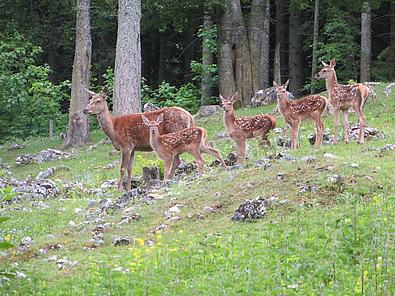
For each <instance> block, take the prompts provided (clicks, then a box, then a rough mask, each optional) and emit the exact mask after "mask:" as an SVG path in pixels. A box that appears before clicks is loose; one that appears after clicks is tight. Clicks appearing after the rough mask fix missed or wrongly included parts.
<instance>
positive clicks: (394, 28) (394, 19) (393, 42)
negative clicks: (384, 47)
mask: <svg viewBox="0 0 395 296" xmlns="http://www.w3.org/2000/svg"><path fill="white" fill-rule="evenodd" d="M390 30H391V32H390V63H391V64H390V65H395V2H394V1H392V2H391V28H390ZM390 79H391V80H392V81H394V80H395V67H391V77H390Z"/></svg>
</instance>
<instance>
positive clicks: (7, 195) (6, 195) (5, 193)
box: [0, 187, 17, 287]
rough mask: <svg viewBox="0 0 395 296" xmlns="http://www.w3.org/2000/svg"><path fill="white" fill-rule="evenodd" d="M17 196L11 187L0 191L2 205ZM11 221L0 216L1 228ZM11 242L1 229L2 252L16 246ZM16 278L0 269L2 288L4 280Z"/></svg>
mask: <svg viewBox="0 0 395 296" xmlns="http://www.w3.org/2000/svg"><path fill="white" fill-rule="evenodd" d="M16 195H17V194H16V193H14V192H12V188H11V187H5V188H2V189H0V204H1V203H2V202H5V201H7V200H10V199H11V198H13V197H14V196H16ZM8 220H10V218H9V217H2V216H0V226H1V224H2V223H4V222H6V221H8ZM9 240H10V236H9V235H7V236H4V235H3V231H2V230H1V229H0V251H5V250H7V249H11V248H13V247H14V245H13V244H12V243H10V242H9ZM13 276H14V274H13V273H9V272H7V271H5V270H3V269H0V287H1V282H2V281H3V280H4V279H9V278H12V277H13Z"/></svg>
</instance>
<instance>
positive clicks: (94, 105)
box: [82, 87, 108, 115]
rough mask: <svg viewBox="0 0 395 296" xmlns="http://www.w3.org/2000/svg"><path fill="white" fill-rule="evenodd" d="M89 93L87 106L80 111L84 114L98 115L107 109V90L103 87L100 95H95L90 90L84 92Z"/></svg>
mask: <svg viewBox="0 0 395 296" xmlns="http://www.w3.org/2000/svg"><path fill="white" fill-rule="evenodd" d="M86 91H87V92H88V93H89V102H88V105H87V106H86V107H85V108H84V110H82V112H84V114H94V115H97V114H100V113H102V112H103V111H104V110H105V109H107V108H108V107H107V96H108V89H107V87H104V88H103V90H102V91H101V92H100V93H95V92H93V91H91V90H86Z"/></svg>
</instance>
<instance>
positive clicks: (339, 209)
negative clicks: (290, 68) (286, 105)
mask: <svg viewBox="0 0 395 296" xmlns="http://www.w3.org/2000/svg"><path fill="white" fill-rule="evenodd" d="M273 109H274V105H270V106H265V107H259V108H251V109H243V110H238V112H237V113H238V114H239V115H249V114H258V113H267V112H269V111H272V110H273ZM365 111H366V117H367V121H368V125H369V126H371V127H375V128H378V129H379V130H380V131H381V132H382V133H383V134H384V135H385V137H384V139H381V140H370V141H369V140H368V141H367V142H366V144H365V145H358V144H357V143H356V141H355V140H354V141H352V142H351V143H349V144H345V143H340V144H338V145H325V146H323V147H322V148H321V149H318V150H316V149H314V148H313V147H312V146H310V144H309V143H308V140H307V135H308V134H309V133H312V132H313V124H312V123H310V122H306V123H304V124H302V126H301V132H300V143H301V148H300V149H299V150H297V151H289V150H287V149H283V148H281V147H277V146H276V145H275V141H276V137H277V135H275V134H272V135H271V138H272V142H273V147H271V148H268V147H266V148H264V149H262V148H260V147H259V145H258V143H257V141H255V140H250V141H249V142H248V143H249V145H250V147H251V149H250V150H251V152H250V158H249V160H248V162H247V164H246V165H244V166H242V167H241V168H238V169H230V170H228V171H225V170H223V169H222V168H207V167H206V171H205V175H204V176H203V177H202V178H197V177H196V176H194V175H190V176H187V177H183V178H181V179H180V180H179V181H178V182H175V183H173V184H172V185H171V186H170V188H164V189H159V190H157V191H156V192H153V193H152V195H153V196H154V197H155V199H154V201H153V202H150V203H147V202H146V201H144V200H141V199H138V198H136V199H134V200H132V201H131V202H130V203H129V204H128V205H127V206H126V208H128V211H132V212H134V213H136V214H138V215H140V216H141V218H140V219H138V220H136V221H131V222H130V223H126V224H123V225H118V223H119V222H120V220H121V218H122V216H123V215H124V209H119V210H110V211H108V212H107V213H102V214H100V215H99V214H97V213H95V211H96V210H97V206H95V203H94V200H97V201H98V200H101V199H103V198H112V199H113V200H114V199H117V198H119V197H120V196H121V195H122V194H121V193H118V192H116V191H115V188H113V189H110V190H109V191H108V192H105V193H103V194H100V195H98V194H97V193H94V192H93V191H90V192H89V189H95V188H98V187H100V185H101V184H102V183H103V182H104V181H106V180H109V179H117V178H118V174H119V163H116V166H115V168H112V169H103V167H104V166H106V165H107V164H109V163H111V162H114V161H118V160H119V158H120V156H119V155H118V154H115V155H114V154H111V155H109V152H110V151H111V150H112V146H111V145H108V144H106V145H98V148H97V149H93V150H90V151H87V149H80V150H78V151H76V157H75V158H74V159H71V160H66V161H54V162H48V163H42V164H32V165H26V166H21V167H19V166H16V165H15V158H16V156H17V155H19V154H22V153H35V152H38V151H41V150H42V149H45V148H48V147H51V148H56V147H59V146H60V144H61V142H60V140H49V139H35V140H31V141H26V142H24V143H23V144H24V145H26V148H24V149H21V150H16V151H8V148H9V146H10V145H11V143H10V144H7V145H4V146H2V147H0V157H1V158H2V160H3V162H5V163H6V164H8V165H10V166H11V168H10V170H11V171H12V173H13V176H14V177H16V178H20V179H22V178H23V179H24V178H26V177H28V176H29V175H32V176H34V177H35V176H36V175H37V174H38V173H39V172H40V171H43V170H44V169H46V168H49V167H56V166H60V165H66V166H68V167H69V168H70V170H69V171H67V170H61V171H58V172H56V173H55V175H54V176H53V177H52V179H53V180H55V181H56V183H57V184H58V185H59V187H60V188H61V187H62V184H64V183H66V182H80V183H81V184H82V185H83V187H84V188H85V190H80V191H78V190H75V191H73V192H71V193H70V192H69V193H67V194H66V192H64V191H63V193H62V194H61V196H60V197H57V198H54V199H46V200H42V202H43V203H41V204H40V203H39V201H34V202H32V201H26V202H22V203H12V204H10V205H3V206H2V207H1V208H0V216H8V217H11V219H10V220H9V221H7V222H5V223H3V224H0V227H1V229H0V233H2V234H3V235H6V236H7V237H10V241H11V242H13V243H14V244H16V245H18V244H19V242H20V241H21V239H22V238H23V237H25V236H30V237H32V238H33V240H34V243H33V245H32V247H31V248H30V249H29V250H28V251H26V252H21V253H18V252H17V251H16V250H12V251H11V252H10V253H8V255H5V254H3V255H1V253H0V270H6V271H18V272H21V273H23V274H24V275H25V276H23V275H20V276H19V277H16V278H14V279H11V280H10V281H9V282H5V281H3V282H1V285H2V287H1V293H0V294H4V295H394V294H395V267H394V260H395V250H394V246H395V236H394V223H393V221H395V194H394V193H395V192H394V171H395V169H394V167H395V150H384V149H382V147H384V146H385V145H386V144H395V129H394V126H395V116H394V113H395V94H392V95H391V96H390V97H389V98H387V97H384V96H383V95H381V91H380V90H379V97H378V100H377V102H368V103H367V105H366V107H365ZM276 117H277V119H278V126H279V127H283V126H284V121H283V120H282V118H281V116H280V115H279V114H277V116H276ZM350 120H351V121H352V122H354V123H355V122H356V118H355V115H354V114H351V115H350ZM197 124H198V125H199V126H203V127H205V128H206V129H207V130H208V133H209V136H210V139H211V140H212V141H213V143H214V145H215V146H216V147H217V148H219V149H220V151H221V153H222V154H223V155H224V156H225V155H226V154H227V153H229V152H231V151H233V149H234V144H233V142H231V141H230V140H226V139H217V136H216V135H217V133H218V132H220V131H223V130H224V127H223V124H222V116H221V115H218V116H214V117H210V118H207V119H203V120H199V121H198V122H197ZM324 124H325V128H326V129H332V126H333V123H332V118H331V117H330V116H326V117H325V118H324ZM103 138H104V135H103V134H102V133H101V132H95V133H93V136H92V142H93V143H96V142H99V141H100V140H101V139H103ZM279 152H282V153H286V154H288V155H291V156H292V157H293V158H294V160H293V161H288V160H275V159H272V160H267V161H268V163H270V166H269V167H268V168H266V169H264V168H262V167H259V166H257V165H256V161H257V160H259V159H262V158H265V159H267V158H268V157H270V156H273V155H274V156H275V155H277V154H278V153H279ZM304 156H311V157H312V158H314V159H315V160H313V161H311V162H310V161H306V159H304V158H303V157H304ZM184 159H186V160H188V161H189V160H191V158H190V157H189V156H184ZM205 159H206V160H207V162H206V163H207V164H208V163H210V162H211V161H212V158H210V157H207V156H206V157H205ZM157 164H160V161H158V159H157V158H156V156H155V155H154V154H153V153H137V158H136V161H135V167H134V173H135V174H136V175H138V176H139V175H141V171H142V167H143V166H147V165H157ZM356 164H357V165H356ZM333 175H339V176H340V177H341V181H340V182H338V183H332V182H330V181H328V178H330V177H331V176H333ZM303 188H308V189H307V190H303ZM309 188H314V189H313V190H309ZM301 189H302V190H301ZM304 191H306V192H304ZM258 196H261V197H266V198H270V197H275V198H276V199H275V200H277V202H276V203H274V204H273V206H271V207H270V210H269V211H268V212H267V214H266V216H265V217H264V218H263V219H260V220H257V221H256V222H244V223H241V222H234V221H232V220H231V217H232V214H233V213H234V211H235V210H236V209H237V208H238V206H239V205H240V204H241V203H242V202H244V201H245V200H246V199H253V198H256V197H258ZM92 200H93V201H92ZM280 201H281V202H280ZM92 205H93V206H92ZM174 205H177V207H178V208H179V209H180V212H179V213H177V214H176V216H178V217H179V220H176V218H174V219H173V220H170V221H165V220H166V217H165V215H164V212H165V211H167V210H168V209H169V208H171V207H172V206H174ZM88 222H90V223H88ZM106 223H111V224H106ZM99 224H101V225H103V224H104V225H105V229H104V244H103V245H101V246H99V247H98V248H96V249H89V240H90V239H91V238H92V233H91V232H92V231H94V229H95V228H96V227H97V226H98V225H99ZM161 225H162V227H159V226H161ZM159 228H163V229H161V230H158V229H159ZM155 230H156V231H155ZM116 236H127V237H129V238H130V239H131V241H132V243H131V244H130V245H126V246H113V245H112V241H113V238H114V237H116ZM56 244H60V245H61V248H60V249H58V248H57V247H55V245H56ZM40 249H45V250H47V249H48V251H47V252H46V253H43V252H42V251H39V250H40ZM54 256H56V259H55V257H54ZM61 258H66V259H67V260H68V261H66V262H64V268H63V269H59V264H58V265H57V264H56V261H57V260H58V259H61Z"/></svg>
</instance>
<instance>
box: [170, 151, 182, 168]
mask: <svg viewBox="0 0 395 296" xmlns="http://www.w3.org/2000/svg"><path fill="white" fill-rule="evenodd" d="M180 163H181V160H180V155H179V154H177V155H175V156H174V159H173V164H172V166H171V168H172V170H173V173H174V171H175V170H176V169H177V168H178V166H179V165H180Z"/></svg>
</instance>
